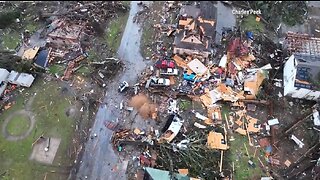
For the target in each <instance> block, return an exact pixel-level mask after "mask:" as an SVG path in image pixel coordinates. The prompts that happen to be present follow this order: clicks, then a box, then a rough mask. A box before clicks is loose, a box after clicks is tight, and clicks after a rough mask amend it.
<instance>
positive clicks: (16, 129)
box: [7, 115, 30, 136]
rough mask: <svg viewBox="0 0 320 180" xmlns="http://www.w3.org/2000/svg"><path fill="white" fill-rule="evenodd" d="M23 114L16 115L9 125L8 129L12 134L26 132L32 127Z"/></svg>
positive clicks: (16, 134)
mask: <svg viewBox="0 0 320 180" xmlns="http://www.w3.org/2000/svg"><path fill="white" fill-rule="evenodd" d="M27 118H28V117H25V116H23V115H16V116H14V117H13V118H12V119H11V121H10V122H9V123H8V125H7V130H8V133H9V134H10V135H14V136H18V135H21V134H23V133H24V132H26V131H27V130H28V129H29V127H30V122H29V120H28V119H27Z"/></svg>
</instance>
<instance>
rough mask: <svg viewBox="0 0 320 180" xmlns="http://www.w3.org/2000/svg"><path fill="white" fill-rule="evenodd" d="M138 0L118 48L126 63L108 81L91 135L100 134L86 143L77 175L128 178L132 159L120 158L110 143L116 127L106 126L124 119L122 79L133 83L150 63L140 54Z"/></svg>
mask: <svg viewBox="0 0 320 180" xmlns="http://www.w3.org/2000/svg"><path fill="white" fill-rule="evenodd" d="M137 3H138V2H137V1H131V7H130V13H129V18H128V21H127V24H126V28H125V31H124V33H123V37H122V40H121V44H120V47H119V50H118V56H119V58H120V59H121V60H123V61H124V64H125V68H124V71H123V72H122V73H121V74H120V75H119V77H118V78H116V79H115V80H114V81H113V82H112V83H111V84H109V85H108V88H107V93H106V95H105V98H104V103H103V104H102V105H101V107H100V108H99V110H98V112H97V114H96V119H95V123H94V125H93V127H92V130H91V136H93V134H95V133H96V134H97V137H95V138H93V139H89V140H88V142H87V143H86V147H85V151H84V154H83V157H82V162H81V164H80V168H79V172H78V173H77V179H90V180H100V179H103V180H109V179H110V180H115V179H117V180H122V179H126V174H125V172H126V168H127V164H128V161H126V160H123V159H120V158H119V157H118V155H117V154H116V152H114V150H113V148H112V144H111V143H110V139H111V136H112V131H111V130H109V129H107V128H105V126H104V121H105V120H112V121H117V118H120V119H121V113H120V109H119V104H120V102H121V101H122V100H124V99H125V97H124V96H123V95H122V94H120V93H118V91H117V87H118V85H119V82H121V81H123V80H126V81H127V82H128V83H129V85H134V84H135V83H136V82H137V78H138V75H139V74H140V73H141V72H142V71H143V69H144V68H145V67H146V65H147V64H146V63H145V62H144V60H143V58H142V56H141V54H140V39H141V34H142V31H140V27H139V25H138V24H136V23H133V17H134V16H135V14H136V13H137V12H138V11H139V10H140V7H139V6H138V5H137Z"/></svg>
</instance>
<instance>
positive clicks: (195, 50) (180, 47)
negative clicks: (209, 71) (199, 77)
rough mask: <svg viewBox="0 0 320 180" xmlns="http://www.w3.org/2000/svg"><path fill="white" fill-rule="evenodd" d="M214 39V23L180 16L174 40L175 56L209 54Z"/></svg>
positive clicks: (201, 18)
mask: <svg viewBox="0 0 320 180" xmlns="http://www.w3.org/2000/svg"><path fill="white" fill-rule="evenodd" d="M214 37H215V21H213V20H208V19H204V18H203V17H201V16H198V17H197V18H193V17H183V16H181V17H180V19H179V23H178V30H177V33H176V36H175V39H174V49H173V52H174V53H175V54H180V55H184V54H187V55H202V56H203V57H208V56H209V55H210V54H211V49H212V44H213V42H214V41H213V40H214V39H213V38H214Z"/></svg>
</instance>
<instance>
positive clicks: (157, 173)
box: [144, 167, 191, 180]
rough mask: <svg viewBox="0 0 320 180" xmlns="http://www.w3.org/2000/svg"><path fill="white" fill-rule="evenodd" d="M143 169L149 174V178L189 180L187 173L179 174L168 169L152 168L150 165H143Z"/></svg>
mask: <svg viewBox="0 0 320 180" xmlns="http://www.w3.org/2000/svg"><path fill="white" fill-rule="evenodd" d="M144 169H145V171H146V172H147V173H148V175H149V176H150V178H151V180H171V179H176V180H191V178H190V177H188V176H187V175H183V174H179V173H170V172H169V171H164V170H160V169H154V168H150V167H145V168H144Z"/></svg>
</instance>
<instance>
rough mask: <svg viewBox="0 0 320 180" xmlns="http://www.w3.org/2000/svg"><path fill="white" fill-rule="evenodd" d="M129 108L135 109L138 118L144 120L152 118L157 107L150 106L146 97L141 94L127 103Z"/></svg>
mask: <svg viewBox="0 0 320 180" xmlns="http://www.w3.org/2000/svg"><path fill="white" fill-rule="evenodd" d="M129 106H132V107H134V108H135V109H137V111H138V112H139V114H140V116H141V117H143V118H144V119H148V118H149V117H152V115H153V114H154V113H156V112H157V106H156V105H155V104H152V103H151V102H150V100H149V99H148V97H147V96H145V95H143V94H138V95H136V96H134V97H132V99H131V101H130V102H129Z"/></svg>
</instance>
